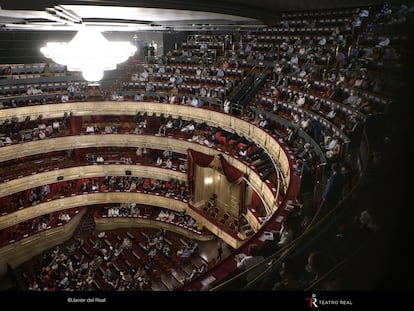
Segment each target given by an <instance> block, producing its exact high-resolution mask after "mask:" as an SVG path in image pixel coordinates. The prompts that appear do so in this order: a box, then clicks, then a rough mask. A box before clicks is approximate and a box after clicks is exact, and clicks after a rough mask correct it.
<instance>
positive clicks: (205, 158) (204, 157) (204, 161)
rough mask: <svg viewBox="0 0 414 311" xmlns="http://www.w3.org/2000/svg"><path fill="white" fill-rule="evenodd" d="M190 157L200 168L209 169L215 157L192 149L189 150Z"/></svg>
mask: <svg viewBox="0 0 414 311" xmlns="http://www.w3.org/2000/svg"><path fill="white" fill-rule="evenodd" d="M188 155H189V156H190V157H191V159H192V160H193V161H194V162H195V163H196V164H197V165H198V166H202V167H207V166H208V165H209V164H210V163H211V162H212V161H213V160H214V156H211V155H208V154H204V153H201V152H198V151H195V150H192V149H188Z"/></svg>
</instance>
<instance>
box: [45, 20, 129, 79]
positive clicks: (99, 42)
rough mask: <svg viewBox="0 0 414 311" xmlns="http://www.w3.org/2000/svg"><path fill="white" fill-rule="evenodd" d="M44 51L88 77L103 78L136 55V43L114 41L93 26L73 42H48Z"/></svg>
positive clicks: (50, 56)
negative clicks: (107, 72)
mask: <svg viewBox="0 0 414 311" xmlns="http://www.w3.org/2000/svg"><path fill="white" fill-rule="evenodd" d="M40 51H41V52H42V53H43V54H44V55H45V56H46V57H47V58H51V59H52V60H53V61H54V62H56V63H58V64H61V65H66V67H67V70H68V71H82V75H83V78H84V79H85V80H87V81H99V80H101V79H102V78H103V75H104V71H105V70H113V69H116V65H117V64H119V63H122V62H124V61H126V60H127V59H128V58H129V57H130V56H132V55H134V53H135V51H136V47H135V46H133V45H132V44H130V43H129V42H110V41H108V40H106V39H105V37H104V36H103V35H102V33H101V32H100V31H98V30H96V29H93V28H87V27H83V28H81V29H80V30H79V31H78V32H77V34H76V35H75V37H74V38H73V39H72V40H71V41H70V42H48V43H47V44H46V46H44V47H42V48H41V49H40Z"/></svg>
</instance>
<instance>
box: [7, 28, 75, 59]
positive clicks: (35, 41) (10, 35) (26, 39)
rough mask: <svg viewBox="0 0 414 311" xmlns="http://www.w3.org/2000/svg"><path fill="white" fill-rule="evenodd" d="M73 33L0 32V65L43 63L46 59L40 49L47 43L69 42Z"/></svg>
mask: <svg viewBox="0 0 414 311" xmlns="http://www.w3.org/2000/svg"><path fill="white" fill-rule="evenodd" d="M74 36H75V33H74V32H72V31H71V32H60V31H59V32H45V31H36V32H33V31H3V32H0V64H24V63H43V62H47V58H45V57H44V56H43V54H42V53H41V52H40V48H41V47H42V46H44V45H45V44H46V42H47V41H70V40H71V39H72V38H73V37H74Z"/></svg>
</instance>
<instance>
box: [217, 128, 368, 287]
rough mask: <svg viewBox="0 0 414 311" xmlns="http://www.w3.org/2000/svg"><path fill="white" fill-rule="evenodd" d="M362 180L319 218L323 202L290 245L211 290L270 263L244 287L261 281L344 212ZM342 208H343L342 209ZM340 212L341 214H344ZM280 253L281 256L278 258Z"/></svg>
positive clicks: (226, 284) (362, 174)
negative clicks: (344, 206)
mask: <svg viewBox="0 0 414 311" xmlns="http://www.w3.org/2000/svg"><path fill="white" fill-rule="evenodd" d="M363 137H364V138H365V139H366V140H367V136H366V132H365V131H364V135H363ZM368 148H369V144H368ZM366 169H367V165H365V166H363V167H362V171H363V172H362V173H361V176H365V172H366ZM362 181H363V178H362V177H361V178H360V179H359V180H358V182H357V183H356V184H355V185H354V187H353V188H352V189H351V190H350V192H349V193H348V195H347V196H346V198H344V199H343V200H341V201H339V202H338V203H337V205H336V206H335V207H334V208H333V209H332V210H330V211H329V212H328V213H327V214H326V215H324V216H323V217H322V218H321V219H320V220H318V216H319V213H320V210H321V206H322V203H321V204H320V206H319V208H318V211H317V213H316V214H315V215H314V217H313V219H312V220H311V222H310V223H309V224H308V226H307V228H306V229H305V230H304V231H303V232H302V234H301V235H300V236H298V237H297V238H296V239H294V240H293V241H291V242H290V243H288V245H286V246H285V247H283V248H281V249H280V250H278V251H277V252H275V253H274V254H272V255H270V256H269V257H267V258H266V259H265V260H263V261H261V262H259V263H257V264H256V265H254V266H251V267H250V268H249V269H246V270H244V271H242V272H240V273H238V274H237V275H236V276H234V277H233V278H231V279H229V280H226V281H225V282H223V283H221V284H219V285H217V286H215V287H214V288H212V289H210V290H211V291H218V290H222V289H224V288H226V286H228V285H229V284H233V282H235V281H237V280H239V279H240V278H242V277H243V276H245V275H246V274H247V273H248V272H250V271H251V270H253V269H255V268H257V267H260V266H262V265H264V264H268V263H269V266H268V267H267V268H266V269H265V270H264V271H263V272H262V273H260V274H259V275H258V276H257V277H256V278H255V279H254V280H252V281H250V282H249V283H248V284H246V285H245V286H244V289H247V288H249V287H250V286H252V285H254V284H255V283H256V282H257V281H259V280H260V279H261V278H262V277H263V276H265V275H267V273H268V272H269V271H271V270H272V268H273V267H274V266H277V265H280V264H281V263H282V262H283V260H285V258H287V256H288V255H289V254H290V253H291V252H292V251H293V250H294V249H295V247H296V246H297V245H298V244H299V243H300V242H302V241H303V240H306V238H307V237H309V236H310V235H311V234H312V233H313V232H315V231H316V230H318V229H319V228H321V227H322V226H323V225H324V224H325V223H326V222H327V221H328V220H330V219H331V217H332V216H334V215H335V214H336V213H337V212H338V211H339V212H342V213H343V212H344V210H345V209H343V208H342V206H343V204H344V203H345V202H346V201H348V200H349V199H351V198H352V196H353V195H354V194H355V193H356V192H357V191H358V190H359V188H360V186H361V185H362ZM341 208H342V210H341ZM342 213H340V214H342ZM279 255H280V257H279V258H277V257H278V256H279ZM273 260H275V261H274V262H272V261H273Z"/></svg>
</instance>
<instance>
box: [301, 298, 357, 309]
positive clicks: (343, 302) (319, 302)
mask: <svg viewBox="0 0 414 311" xmlns="http://www.w3.org/2000/svg"><path fill="white" fill-rule="evenodd" d="M305 301H306V304H307V306H308V308H309V309H315V308H319V307H324V306H352V300H349V299H319V298H318V297H317V296H316V294H312V296H311V297H306V298H305Z"/></svg>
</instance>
